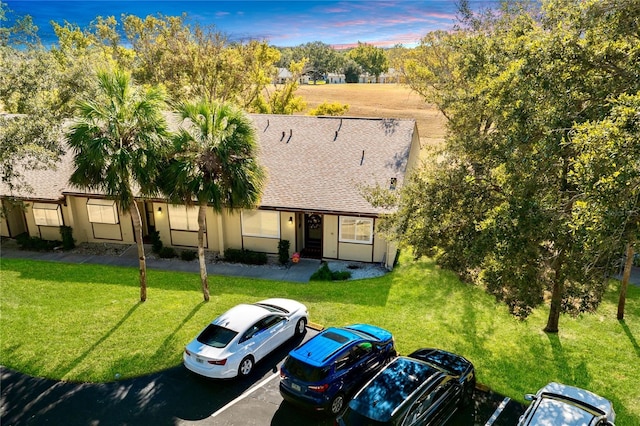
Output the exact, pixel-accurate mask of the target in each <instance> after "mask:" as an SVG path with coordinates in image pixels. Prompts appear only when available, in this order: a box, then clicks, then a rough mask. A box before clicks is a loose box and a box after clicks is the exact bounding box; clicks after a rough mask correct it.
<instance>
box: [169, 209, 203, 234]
mask: <svg viewBox="0 0 640 426" xmlns="http://www.w3.org/2000/svg"><path fill="white" fill-rule="evenodd" d="M169 222H170V223H171V229H174V230H179V231H197V230H198V207H187V206H182V205H178V206H174V205H171V204H170V205H169Z"/></svg>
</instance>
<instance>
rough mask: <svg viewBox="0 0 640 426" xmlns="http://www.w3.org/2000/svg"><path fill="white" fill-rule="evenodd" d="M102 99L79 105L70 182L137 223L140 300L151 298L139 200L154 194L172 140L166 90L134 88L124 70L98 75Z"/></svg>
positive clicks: (71, 143) (72, 139)
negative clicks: (166, 114) (108, 200)
mask: <svg viewBox="0 0 640 426" xmlns="http://www.w3.org/2000/svg"><path fill="white" fill-rule="evenodd" d="M97 79H98V96H97V97H96V98H95V99H91V100H89V99H85V100H82V101H80V102H78V104H77V108H76V115H77V117H76V120H75V122H74V123H73V124H72V125H71V127H70V129H69V131H68V132H67V134H66V140H67V143H68V144H69V146H70V147H71V149H73V151H74V154H75V155H74V166H75V171H74V172H73V173H72V174H71V177H70V178H69V182H70V183H71V184H73V185H75V186H77V187H79V188H83V189H88V190H99V191H101V192H103V193H104V194H105V195H106V196H107V197H109V198H112V199H114V200H116V201H117V202H118V204H119V206H120V209H121V211H122V212H126V211H129V213H130V214H131V218H132V220H133V226H134V231H135V239H136V243H137V246H138V259H139V263H140V301H141V302H144V301H145V300H146V299H147V272H146V271H147V266H146V259H145V254H144V246H143V241H142V225H141V218H140V211H139V209H138V205H137V203H136V202H135V196H136V191H139V193H140V194H141V195H147V194H152V193H153V192H154V189H155V188H154V186H153V185H154V183H155V176H156V174H157V171H158V164H159V162H160V160H161V158H162V156H163V154H164V148H165V147H166V144H167V143H168V142H169V139H168V137H167V125H166V121H165V119H164V116H163V110H164V108H165V105H166V104H165V95H164V92H163V91H161V90H160V89H158V88H148V89H142V88H141V87H138V86H136V85H135V84H134V83H133V82H132V80H131V77H130V75H129V74H128V73H126V72H124V71H121V70H114V71H99V72H98V73H97Z"/></svg>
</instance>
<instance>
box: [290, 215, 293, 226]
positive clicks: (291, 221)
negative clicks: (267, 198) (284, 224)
mask: <svg viewBox="0 0 640 426" xmlns="http://www.w3.org/2000/svg"><path fill="white" fill-rule="evenodd" d="M289 224H290V225H293V216H289Z"/></svg>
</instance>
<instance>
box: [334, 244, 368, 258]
mask: <svg viewBox="0 0 640 426" xmlns="http://www.w3.org/2000/svg"><path fill="white" fill-rule="evenodd" d="M338 251H339V254H340V256H339V259H340V260H355V261H358V262H371V261H372V258H371V256H372V246H371V245H370V244H352V243H339V244H338Z"/></svg>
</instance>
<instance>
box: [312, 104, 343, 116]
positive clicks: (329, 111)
mask: <svg viewBox="0 0 640 426" xmlns="http://www.w3.org/2000/svg"><path fill="white" fill-rule="evenodd" d="M347 111H349V105H347V104H341V103H339V102H334V103H328V102H323V103H321V104H320V105H318V107H317V108H315V109H312V110H311V111H309V115H330V116H334V117H335V116H340V115H344V114H345V113H346V112H347Z"/></svg>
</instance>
